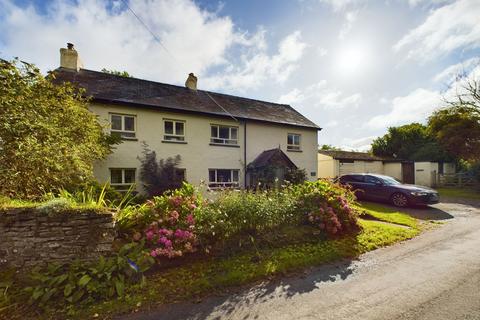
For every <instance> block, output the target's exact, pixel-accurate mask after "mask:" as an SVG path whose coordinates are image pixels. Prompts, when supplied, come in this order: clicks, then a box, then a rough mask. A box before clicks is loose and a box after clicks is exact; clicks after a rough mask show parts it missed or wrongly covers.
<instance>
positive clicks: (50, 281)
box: [25, 243, 153, 307]
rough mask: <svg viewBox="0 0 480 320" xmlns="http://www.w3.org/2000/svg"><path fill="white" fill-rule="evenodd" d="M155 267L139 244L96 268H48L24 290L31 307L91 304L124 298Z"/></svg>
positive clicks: (73, 265) (32, 276) (38, 271)
mask: <svg viewBox="0 0 480 320" xmlns="http://www.w3.org/2000/svg"><path fill="white" fill-rule="evenodd" d="M152 263H153V259H151V258H150V257H149V255H148V253H146V252H145V251H144V249H143V246H142V245H141V244H138V243H130V244H126V245H124V246H123V247H122V248H121V249H120V251H119V252H118V254H117V255H116V256H114V257H110V258H104V257H100V260H99V261H98V262H97V263H94V264H86V263H82V262H80V261H75V262H73V263H71V264H67V265H60V264H49V265H48V266H47V268H44V269H35V270H34V271H32V273H31V274H30V281H31V285H30V286H29V287H27V288H25V291H26V292H27V293H28V294H29V295H30V303H31V304H33V305H36V306H39V307H48V306H49V305H52V304H61V305H73V304H79V303H91V302H95V301H97V300H102V299H106V298H113V297H120V298H121V297H123V296H124V294H125V289H126V287H128V286H129V285H132V284H135V283H139V282H144V281H145V279H144V278H143V275H142V273H143V272H144V271H146V270H148V269H149V268H150V266H151V265H152Z"/></svg>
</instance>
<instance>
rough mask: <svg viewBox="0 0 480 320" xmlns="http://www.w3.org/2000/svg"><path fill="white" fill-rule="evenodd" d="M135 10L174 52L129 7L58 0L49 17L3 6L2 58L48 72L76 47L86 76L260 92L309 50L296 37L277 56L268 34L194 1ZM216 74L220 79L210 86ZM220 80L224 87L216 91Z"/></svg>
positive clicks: (169, 0) (5, 1)
mask: <svg viewBox="0 0 480 320" xmlns="http://www.w3.org/2000/svg"><path fill="white" fill-rule="evenodd" d="M129 5H130V7H131V8H132V9H133V10H134V11H135V12H136V13H137V15H139V16H140V18H141V19H142V20H143V21H144V22H145V23H146V24H147V25H148V27H149V28H150V29H151V30H152V31H153V32H154V33H155V34H156V35H157V36H158V37H159V38H160V39H161V41H162V44H163V45H164V46H165V47H166V48H167V49H168V52H167V51H166V50H165V49H164V48H163V47H162V46H161V45H160V44H159V43H157V42H156V41H155V40H154V38H153V37H152V35H151V34H150V33H149V32H148V31H147V30H146V29H145V28H144V27H143V26H142V25H141V24H140V22H139V21H137V20H136V18H135V17H134V16H133V15H132V13H131V12H130V11H128V10H127V9H126V8H125V7H124V5H123V2H122V1H114V2H113V3H111V2H105V1H101V0H79V1H78V2H74V1H71V2H70V1H68V2H67V1H60V0H56V1H54V2H52V3H50V4H48V5H47V6H46V7H45V10H46V13H39V12H38V11H37V10H36V9H35V8H34V6H33V5H29V6H27V7H22V6H20V5H16V4H14V3H13V2H12V0H0V30H2V33H3V34H2V35H1V36H0V52H1V53H2V56H4V57H7V58H11V57H13V56H18V57H20V58H21V59H23V60H25V61H29V62H33V63H35V64H37V65H38V66H39V67H40V68H41V69H42V70H43V71H46V70H50V69H55V68H56V67H58V66H59V62H58V61H59V52H58V50H59V48H60V47H65V45H66V42H72V43H74V44H75V47H76V49H77V50H78V51H79V54H80V56H81V57H82V60H83V62H84V65H85V68H87V69H93V70H100V69H102V68H107V69H115V70H126V71H128V72H129V73H130V74H132V75H133V76H135V77H140V78H146V79H151V80H157V81H163V82H168V83H179V84H181V83H183V82H184V80H185V79H186V76H187V74H188V73H190V72H194V73H195V74H197V75H199V76H200V79H199V86H200V87H201V88H202V87H203V88H209V87H208V86H209V85H210V88H218V87H220V86H222V87H223V88H225V87H229V86H230V87H233V86H235V87H249V86H253V85H259V84H261V83H262V82H263V81H266V80H267V79H270V78H273V79H274V80H275V81H283V80H284V79H285V78H286V77H288V76H289V75H290V73H291V72H292V71H293V70H294V69H295V65H294V63H295V62H296V61H298V60H299V59H300V57H301V56H302V53H303V50H304V48H305V44H304V43H303V42H301V41H300V33H299V32H295V33H293V34H291V35H290V36H288V37H286V38H285V39H284V40H283V41H282V42H281V43H280V46H279V49H278V50H279V51H278V53H277V54H276V55H273V56H270V55H268V54H267V53H266V50H267V44H266V40H265V34H266V31H265V30H264V29H263V28H261V27H260V28H259V29H258V30H257V31H256V32H255V33H253V34H250V33H248V32H244V31H242V30H239V29H238V28H236V27H235V25H234V23H233V22H232V20H231V19H230V17H221V16H219V15H218V10H220V9H218V10H217V11H216V12H209V11H205V10H202V9H200V8H199V7H198V6H197V5H196V4H195V2H193V1H191V0H152V1H150V0H142V1H130V3H129ZM219 8H220V7H219ZM32 35H33V36H32ZM232 50H235V51H236V52H241V53H243V58H242V59H241V63H240V64H238V63H237V60H236V59H234V58H233V57H231V56H230V52H231V51H232ZM169 52H170V53H171V54H169ZM172 56H173V57H172ZM230 59H231V60H230ZM213 68H215V70H216V72H217V75H216V76H215V77H211V78H209V79H207V78H206V77H207V75H208V74H209V73H211V72H212V71H211V70H212V69H213ZM218 70H220V71H218ZM222 73H225V74H226V75H225V77H223V76H221V74H222ZM215 79H221V80H222V81H224V82H217V83H216V84H215V81H214V80H215Z"/></svg>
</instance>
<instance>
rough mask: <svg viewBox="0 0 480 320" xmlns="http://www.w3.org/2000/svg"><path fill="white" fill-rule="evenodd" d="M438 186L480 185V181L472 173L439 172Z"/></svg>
mask: <svg viewBox="0 0 480 320" xmlns="http://www.w3.org/2000/svg"><path fill="white" fill-rule="evenodd" d="M435 180H436V181H437V185H438V186H442V187H443V186H445V187H459V188H461V187H477V188H478V187H480V182H479V181H478V180H477V179H476V178H475V177H474V176H472V175H469V174H466V173H444V174H439V175H438V176H437V177H436V179H434V180H433V181H435Z"/></svg>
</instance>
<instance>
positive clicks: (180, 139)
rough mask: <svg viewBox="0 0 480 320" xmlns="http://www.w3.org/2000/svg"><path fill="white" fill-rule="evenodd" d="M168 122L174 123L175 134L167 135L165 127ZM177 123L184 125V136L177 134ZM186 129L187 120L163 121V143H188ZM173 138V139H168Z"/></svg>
mask: <svg viewBox="0 0 480 320" xmlns="http://www.w3.org/2000/svg"><path fill="white" fill-rule="evenodd" d="M167 122H172V125H173V127H172V128H173V134H171V133H167V131H166V130H165V129H166V128H165V125H166V123H167ZM177 123H181V124H182V125H183V135H181V134H177ZM186 128H187V122H186V121H185V120H179V119H168V118H164V119H163V141H164V142H173V143H175V142H177V143H186ZM167 137H169V138H173V139H168V138H167Z"/></svg>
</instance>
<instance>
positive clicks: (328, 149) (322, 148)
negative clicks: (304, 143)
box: [320, 144, 342, 151]
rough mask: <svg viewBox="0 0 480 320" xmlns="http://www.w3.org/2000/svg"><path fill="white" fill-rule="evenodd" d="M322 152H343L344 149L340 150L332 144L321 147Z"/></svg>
mask: <svg viewBox="0 0 480 320" xmlns="http://www.w3.org/2000/svg"><path fill="white" fill-rule="evenodd" d="M320 150H324V151H330V150H331V151H342V149H340V148H338V147H334V146H332V145H331V144H324V145H322V146H321V147H320Z"/></svg>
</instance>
